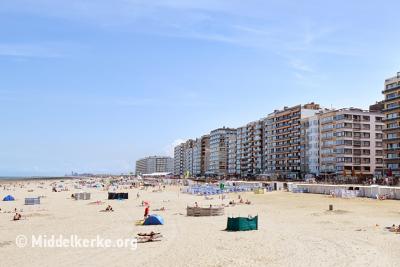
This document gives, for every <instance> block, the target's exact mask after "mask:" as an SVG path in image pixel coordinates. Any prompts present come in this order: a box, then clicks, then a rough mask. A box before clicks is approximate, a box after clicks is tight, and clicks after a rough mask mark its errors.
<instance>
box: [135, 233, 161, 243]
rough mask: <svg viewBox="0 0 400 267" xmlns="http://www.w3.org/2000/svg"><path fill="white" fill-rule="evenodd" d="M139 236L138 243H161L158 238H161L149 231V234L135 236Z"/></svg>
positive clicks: (158, 234)
mask: <svg viewBox="0 0 400 267" xmlns="http://www.w3.org/2000/svg"><path fill="white" fill-rule="evenodd" d="M137 235H138V236H139V238H138V242H139V243H147V242H154V241H161V240H160V239H159V238H161V237H162V235H160V233H155V232H153V231H151V232H150V233H148V234H147V233H139V234H137Z"/></svg>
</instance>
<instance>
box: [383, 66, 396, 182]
mask: <svg viewBox="0 0 400 267" xmlns="http://www.w3.org/2000/svg"><path fill="white" fill-rule="evenodd" d="M382 93H383V94H384V96H385V99H384V110H383V113H384V116H385V118H384V122H385V128H384V139H383V144H384V149H385V152H384V154H385V158H384V161H385V169H386V174H388V175H389V176H395V177H400V72H398V73H397V75H396V76H394V77H391V78H389V79H386V80H385V88H384V89H383V92H382Z"/></svg>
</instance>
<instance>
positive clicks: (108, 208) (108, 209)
mask: <svg viewBox="0 0 400 267" xmlns="http://www.w3.org/2000/svg"><path fill="white" fill-rule="evenodd" d="M106 211H114V210H113V208H112V207H111V205H108V206H107V208H106Z"/></svg>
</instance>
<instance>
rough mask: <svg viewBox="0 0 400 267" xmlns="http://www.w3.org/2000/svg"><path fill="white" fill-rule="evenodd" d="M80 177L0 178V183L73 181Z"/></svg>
mask: <svg viewBox="0 0 400 267" xmlns="http://www.w3.org/2000/svg"><path fill="white" fill-rule="evenodd" d="M79 178H82V177H70V176H65V177H63V176H60V177H39V176H31V177H8V176H4V177H0V182H3V181H4V182H15V181H17V182H18V181H21V182H22V181H40V180H44V181H48V180H73V179H79Z"/></svg>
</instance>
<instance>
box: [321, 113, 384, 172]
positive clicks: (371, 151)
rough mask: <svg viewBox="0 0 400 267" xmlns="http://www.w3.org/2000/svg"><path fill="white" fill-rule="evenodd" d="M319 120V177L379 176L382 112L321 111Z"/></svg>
mask: <svg viewBox="0 0 400 267" xmlns="http://www.w3.org/2000/svg"><path fill="white" fill-rule="evenodd" d="M319 120H320V172H321V174H324V175H332V174H333V175H344V176H350V175H352V176H354V175H366V176H372V175H374V174H382V170H383V145H382V138H383V131H382V130H383V126H384V123H383V115H382V113H380V112H370V111H364V110H361V109H356V108H347V109H339V110H331V111H327V112H322V113H320V114H319Z"/></svg>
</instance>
